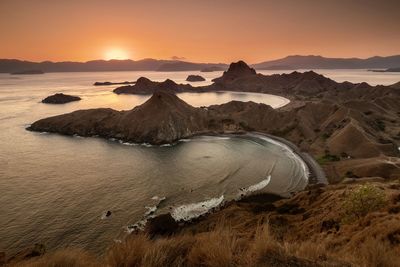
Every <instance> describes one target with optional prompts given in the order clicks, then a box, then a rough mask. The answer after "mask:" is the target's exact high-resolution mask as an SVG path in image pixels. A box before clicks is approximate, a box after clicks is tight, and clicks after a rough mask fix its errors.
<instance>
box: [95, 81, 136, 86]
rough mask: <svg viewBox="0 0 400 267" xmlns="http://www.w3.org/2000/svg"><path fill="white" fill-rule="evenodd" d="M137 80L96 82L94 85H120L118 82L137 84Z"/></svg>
mask: <svg viewBox="0 0 400 267" xmlns="http://www.w3.org/2000/svg"><path fill="white" fill-rule="evenodd" d="M135 83H136V82H128V81H125V82H95V83H94V84H93V85H94V86H106V85H118V84H135Z"/></svg>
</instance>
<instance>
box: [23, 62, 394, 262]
mask: <svg viewBox="0 0 400 267" xmlns="http://www.w3.org/2000/svg"><path fill="white" fill-rule="evenodd" d="M194 90H195V91H221V90H232V91H248V92H259V93H269V94H276V95H281V96H285V97H287V98H289V99H290V100H291V103H290V104H289V105H287V106H285V107H282V108H280V109H272V108H271V107H270V106H267V105H264V104H256V103H253V102H247V103H244V102H238V101H232V102H229V103H226V104H222V105H214V106H209V107H206V108H195V107H192V106H190V105H188V104H187V103H185V102H184V101H182V100H180V99H179V98H178V97H177V96H176V95H175V93H177V92H183V91H194ZM115 92H116V93H139V94H146V93H147V94H148V93H152V94H153V96H152V97H151V98H150V99H149V100H148V101H147V102H146V103H144V104H143V105H141V106H138V107H135V108H134V109H132V110H130V111H115V110H112V109H92V110H80V111H75V112H72V113H69V114H64V115H59V116H55V117H51V118H47V119H42V120H39V121H37V122H35V123H33V124H32V125H31V126H30V127H29V130H33V131H46V132H55V133H60V134H67V135H73V134H78V135H81V136H92V135H99V136H102V137H105V138H110V137H113V138H118V139H122V140H124V141H131V142H149V143H153V144H163V143H171V142H175V141H176V140H178V139H180V138H187V137H190V136H194V135H199V134H205V133H207V134H219V133H243V132H248V131H257V132H261V133H266V134H271V135H274V136H278V137H282V138H285V139H287V140H289V141H291V142H293V143H294V144H296V145H297V146H298V147H299V149H300V150H301V151H304V152H308V153H310V154H311V155H312V156H313V157H314V158H316V159H317V161H318V162H319V163H320V164H321V166H322V167H323V169H324V170H325V172H326V173H327V176H328V179H329V182H330V183H331V185H327V186H322V185H318V186H317V185H310V186H309V187H308V188H307V189H306V190H304V191H302V192H298V193H296V194H295V195H294V196H293V197H291V198H288V199H277V197H271V196H267V195H255V196H249V197H247V198H245V199H242V200H241V201H237V202H230V203H226V204H225V206H224V207H222V208H221V209H220V210H216V211H214V212H213V213H211V214H208V215H206V216H203V217H201V218H198V219H195V220H194V221H192V222H186V223H184V222H175V221H173V219H172V218H171V217H170V216H169V215H168V214H167V215H163V216H160V217H156V218H155V219H153V220H151V221H150V222H149V223H148V225H147V227H146V230H145V232H139V233H135V234H133V235H131V236H129V237H127V239H126V240H125V241H124V242H123V243H121V244H115V246H113V247H111V248H110V249H109V250H108V251H107V252H106V253H105V255H103V256H102V257H100V258H96V257H94V256H92V255H89V254H88V253H86V252H82V251H79V250H72V251H71V250H67V251H58V252H55V253H49V254H45V256H42V257H35V258H33V259H32V260H28V261H25V262H22V263H21V264H22V265H21V266H50V263H51V264H54V263H55V262H56V263H57V262H58V263H59V265H52V266H68V265H65V264H67V263H73V265H72V266H400V257H399V255H400V223H399V222H400V182H399V181H400V180H399V178H400V158H399V156H400V154H399V149H398V147H399V146H400V105H399V103H400V90H399V86H398V85H393V86H370V85H368V84H366V83H360V84H352V83H349V82H344V83H337V82H335V81H333V80H331V79H328V78H326V77H324V76H322V75H319V74H317V73H315V72H312V71H310V72H305V73H299V72H293V73H290V74H282V75H270V76H264V75H261V74H257V73H256V72H255V71H254V70H253V69H251V68H249V67H248V66H247V65H246V64H245V63H244V62H238V63H233V64H231V66H230V68H229V70H227V71H226V72H224V74H223V76H222V77H220V78H217V79H215V80H214V84H212V85H210V86H206V87H201V88H193V87H191V86H190V85H177V84H176V83H174V82H172V81H169V80H167V81H165V82H162V83H157V82H152V81H150V80H148V79H146V78H140V79H139V80H138V81H137V83H136V84H135V85H133V86H124V87H120V88H117V89H116V90H115ZM171 219H172V220H171ZM62 264H64V265H62Z"/></svg>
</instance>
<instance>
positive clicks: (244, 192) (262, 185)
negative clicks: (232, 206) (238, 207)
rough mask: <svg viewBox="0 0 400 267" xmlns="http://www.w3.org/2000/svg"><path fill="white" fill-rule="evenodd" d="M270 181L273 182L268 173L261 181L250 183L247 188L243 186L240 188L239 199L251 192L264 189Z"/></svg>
mask: <svg viewBox="0 0 400 267" xmlns="http://www.w3.org/2000/svg"><path fill="white" fill-rule="evenodd" d="M270 182H271V175H268V176H267V178H266V179H264V180H262V181H261V182H259V183H256V184H253V185H250V186H249V187H247V188H241V189H240V190H239V195H238V197H237V199H240V198H242V197H244V196H246V195H249V194H251V193H254V192H257V191H260V190H262V189H264V188H265V187H266V186H267V185H268V184H269V183H270Z"/></svg>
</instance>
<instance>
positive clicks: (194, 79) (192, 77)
mask: <svg viewBox="0 0 400 267" xmlns="http://www.w3.org/2000/svg"><path fill="white" fill-rule="evenodd" d="M205 80H206V79H204V77H202V76H200V75H189V76H188V77H187V78H186V81H188V82H203V81H205Z"/></svg>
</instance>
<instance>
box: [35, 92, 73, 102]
mask: <svg viewBox="0 0 400 267" xmlns="http://www.w3.org/2000/svg"><path fill="white" fill-rule="evenodd" d="M79 100H81V98H80V97H79V96H72V95H65V94H63V93H57V94H54V95H51V96H48V97H46V98H45V99H43V100H42V103H46V104H65V103H69V102H73V101H79Z"/></svg>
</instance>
